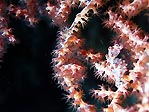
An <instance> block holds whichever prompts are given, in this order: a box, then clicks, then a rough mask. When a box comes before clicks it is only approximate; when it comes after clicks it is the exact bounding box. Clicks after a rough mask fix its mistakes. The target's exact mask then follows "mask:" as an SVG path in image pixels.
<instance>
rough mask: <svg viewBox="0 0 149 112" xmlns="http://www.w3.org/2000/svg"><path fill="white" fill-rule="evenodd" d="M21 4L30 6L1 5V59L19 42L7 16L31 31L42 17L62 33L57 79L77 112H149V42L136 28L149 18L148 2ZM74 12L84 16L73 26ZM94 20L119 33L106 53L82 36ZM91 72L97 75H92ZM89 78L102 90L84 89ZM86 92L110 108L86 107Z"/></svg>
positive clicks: (72, 0)
mask: <svg viewBox="0 0 149 112" xmlns="http://www.w3.org/2000/svg"><path fill="white" fill-rule="evenodd" d="M21 2H22V4H25V6H23V7H21V5H20V6H19V5H18V6H15V5H14V4H10V5H9V6H6V4H5V2H0V58H1V57H2V56H3V53H4V51H6V50H5V49H4V46H5V45H7V44H8V43H15V42H16V41H17V40H15V38H14V36H13V34H12V33H11V31H12V30H11V28H9V27H8V21H9V20H8V19H7V17H6V13H7V14H9V15H11V16H12V15H13V16H14V17H16V18H20V19H22V18H23V19H24V20H25V21H28V22H29V24H30V25H31V26H34V24H35V23H37V22H38V20H39V19H40V18H39V17H40V16H39V15H47V16H48V17H49V18H50V19H52V23H53V25H56V26H58V27H59V32H58V39H57V46H56V47H55V50H53V52H52V55H53V59H52V63H53V70H54V74H53V77H54V78H55V79H56V81H57V83H58V85H60V87H61V88H62V89H63V90H64V91H65V92H66V93H65V98H66V101H67V102H68V103H70V105H71V106H72V109H74V110H75V111H78V112H98V111H101V112H102V111H103V112H148V111H149V94H148V93H149V36H148V34H147V32H146V31H144V30H143V29H141V28H140V27H139V26H137V24H135V23H134V22H133V19H134V17H136V16H138V15H139V14H142V12H143V11H144V12H145V14H146V16H148V15H147V14H148V13H146V12H147V11H148V9H149V0H122V1H119V0H118V1H116V2H115V1H114V0H49V1H48V2H47V3H46V4H45V5H44V6H40V3H38V2H37V1H36V0H22V1H21ZM74 9H78V10H79V11H80V12H78V13H77V14H76V15H75V18H74V20H73V22H72V23H70V22H69V20H70V17H71V15H72V14H73V13H74V12H75V11H74V12H73V10H74ZM75 13H76V12H75ZM143 14H144V13H143ZM145 14H144V15H145ZM92 18H96V19H95V20H97V21H98V19H100V20H101V23H100V24H102V26H103V27H104V28H106V29H108V30H111V31H112V32H114V33H115V35H114V36H115V37H114V39H112V41H111V44H110V45H108V47H107V49H106V51H107V52H106V53H105V52H104V51H103V50H99V49H98V50H95V49H91V48H89V47H87V46H88V45H87V43H88V41H90V40H87V38H86V37H87V36H88V35H87V34H85V35H83V30H84V29H86V27H88V24H89V22H90V21H91V19H92ZM90 27H91V26H90ZM92 27H94V26H92ZM90 29H91V28H90ZM85 33H86V32H85ZM96 33H97V32H96ZM92 37H94V33H92ZM99 38H104V37H99ZM111 38H112V35H111ZM91 40H94V38H92V39H91ZM98 40H100V39H98ZM101 43H102V40H101ZM108 43H110V42H108ZM99 46H102V45H99ZM92 68H93V69H94V71H93V73H88V72H89V69H92ZM88 77H94V78H95V79H96V81H97V85H96V86H98V88H97V87H96V88H90V89H88V87H87V86H88V85H90V84H91V83H90V82H88V84H87V85H85V86H84V84H86V83H85V82H86V79H88ZM84 88H85V89H84ZM49 89H50V88H49ZM86 92H87V93H88V95H90V96H92V97H91V98H92V99H93V100H97V101H98V102H101V104H102V103H105V105H106V106H101V107H98V104H97V103H95V104H94V103H93V102H91V101H87V99H88V98H87V97H86V98H84V97H85V95H86V94H87V93H86Z"/></svg>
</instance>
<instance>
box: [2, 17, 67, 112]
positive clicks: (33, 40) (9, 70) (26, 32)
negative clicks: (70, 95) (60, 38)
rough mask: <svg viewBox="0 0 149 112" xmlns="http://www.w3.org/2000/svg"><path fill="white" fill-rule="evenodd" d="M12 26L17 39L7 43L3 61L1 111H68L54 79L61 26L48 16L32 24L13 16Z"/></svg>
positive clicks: (10, 19)
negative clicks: (58, 26) (58, 31)
mask: <svg viewBox="0 0 149 112" xmlns="http://www.w3.org/2000/svg"><path fill="white" fill-rule="evenodd" d="M9 27H11V28H13V34H14V35H15V38H16V40H17V43H16V44H14V45H12V44H9V45H7V46H6V53H5V54H4V56H3V59H2V60H3V61H2V62H1V63H0V65H1V68H0V112H66V107H67V105H66V103H65V100H62V98H63V95H62V93H63V91H62V90H61V89H60V88H57V86H58V85H56V81H54V80H53V79H52V73H53V71H52V67H51V66H52V64H51V60H52V57H51V52H52V50H53V49H54V46H55V42H56V35H57V30H58V28H57V27H54V26H51V24H50V21H48V19H47V18H45V17H43V19H42V18H41V20H40V21H39V22H38V23H37V24H35V26H29V25H28V23H26V22H25V21H23V20H21V19H15V18H13V16H11V17H9Z"/></svg>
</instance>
